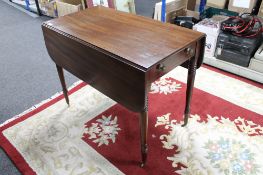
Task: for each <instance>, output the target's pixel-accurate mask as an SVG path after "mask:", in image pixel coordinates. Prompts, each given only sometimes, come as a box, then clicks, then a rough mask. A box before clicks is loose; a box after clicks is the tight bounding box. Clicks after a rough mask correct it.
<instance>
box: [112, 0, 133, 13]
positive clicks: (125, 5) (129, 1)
mask: <svg viewBox="0 0 263 175" xmlns="http://www.w3.org/2000/svg"><path fill="white" fill-rule="evenodd" d="M114 4H115V9H116V10H119V11H122V12H128V13H133V14H136V10H135V3H134V0H114Z"/></svg>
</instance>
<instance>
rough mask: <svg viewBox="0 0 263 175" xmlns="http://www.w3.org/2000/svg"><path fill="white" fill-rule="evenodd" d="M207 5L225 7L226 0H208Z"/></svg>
mask: <svg viewBox="0 0 263 175" xmlns="http://www.w3.org/2000/svg"><path fill="white" fill-rule="evenodd" d="M206 5H207V6H209V7H216V8H222V9H223V8H224V7H225V5H226V0H220V1H219V0H207V2H206Z"/></svg>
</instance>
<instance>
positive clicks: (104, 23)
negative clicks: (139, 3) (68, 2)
mask: <svg viewBox="0 0 263 175" xmlns="http://www.w3.org/2000/svg"><path fill="white" fill-rule="evenodd" d="M44 24H47V25H48V26H51V27H52V26H53V27H54V28H55V29H56V30H60V31H63V32H65V33H67V34H68V35H71V36H73V37H76V38H81V40H83V41H84V42H86V43H89V44H90V45H92V46H94V47H97V49H99V50H104V51H106V52H107V54H108V55H110V56H113V57H116V59H120V60H122V61H124V62H130V63H131V64H132V65H134V66H138V67H139V68H142V69H143V70H146V69H148V68H150V67H151V66H154V65H155V64H156V63H157V62H159V61H161V60H163V59H164V58H166V57H168V56H170V55H171V54H173V53H176V52H178V51H179V50H181V49H182V48H184V47H186V46H187V45H189V44H190V43H192V42H195V41H196V40H199V39H200V38H202V37H203V36H204V34H202V33H199V32H197V31H193V30H190V29H185V28H182V27H179V26H175V25H172V24H163V23H161V22H159V21H155V20H152V19H149V18H146V17H142V16H137V15H132V14H128V13H124V12H118V11H115V10H114V9H110V8H105V7H102V6H97V7H95V8H91V9H87V10H84V11H81V12H78V13H74V14H71V15H67V16H64V17H62V18H58V19H54V20H51V21H47V22H45V23H44Z"/></svg>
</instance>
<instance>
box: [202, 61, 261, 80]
mask: <svg viewBox="0 0 263 175" xmlns="http://www.w3.org/2000/svg"><path fill="white" fill-rule="evenodd" d="M204 63H205V64H208V65H211V66H213V67H217V68H219V69H222V70H224V71H227V72H231V73H233V74H236V75H239V76H242V77H245V78H248V79H250V80H253V81H256V82H259V83H263V73H262V72H259V71H256V70H253V69H249V68H247V67H243V66H239V65H237V64H233V63H230V62H227V61H223V60H219V59H216V57H204Z"/></svg>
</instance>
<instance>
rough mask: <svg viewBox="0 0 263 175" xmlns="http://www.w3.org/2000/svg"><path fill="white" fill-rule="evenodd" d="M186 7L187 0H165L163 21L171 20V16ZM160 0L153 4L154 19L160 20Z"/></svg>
mask: <svg viewBox="0 0 263 175" xmlns="http://www.w3.org/2000/svg"><path fill="white" fill-rule="evenodd" d="M185 9H187V0H166V15H165V21H166V22H171V21H172V19H171V18H172V17H173V16H175V15H177V14H180V13H182V11H183V10H185ZM161 16H162V1H161V2H158V3H156V4H155V11H154V19H155V20H158V21H161Z"/></svg>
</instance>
